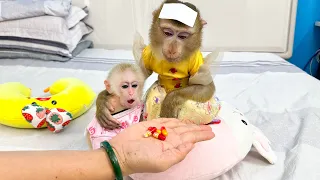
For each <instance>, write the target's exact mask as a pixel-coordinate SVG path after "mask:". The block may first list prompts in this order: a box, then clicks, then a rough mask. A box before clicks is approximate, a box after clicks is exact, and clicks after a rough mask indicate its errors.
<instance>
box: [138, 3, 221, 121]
mask: <svg viewBox="0 0 320 180" xmlns="http://www.w3.org/2000/svg"><path fill="white" fill-rule="evenodd" d="M170 3H178V4H183V5H185V6H187V7H188V8H190V9H192V10H193V11H195V12H197V17H196V20H195V23H194V26H193V27H189V26H187V25H185V24H183V23H182V22H179V21H177V20H172V19H160V18H159V15H160V12H161V10H162V7H163V5H164V4H170ZM206 24H207V22H206V21H204V20H203V19H202V18H201V16H200V11H199V10H198V9H197V8H196V6H194V5H193V4H191V3H187V2H182V1H179V0H166V1H164V2H163V3H162V4H161V5H160V7H159V8H158V9H156V10H155V11H154V12H153V20H152V24H151V28H150V32H149V39H150V44H149V45H148V46H146V45H145V44H144V43H143V38H142V37H141V36H140V35H139V34H137V36H136V38H135V41H134V46H133V55H134V58H135V60H136V61H137V63H138V64H139V65H140V67H141V68H142V69H143V72H144V74H145V76H146V77H148V76H150V75H151V74H152V73H153V72H156V73H158V74H159V77H158V83H159V85H160V86H162V87H164V89H165V90H166V93H167V95H166V97H165V99H164V100H163V102H162V106H161V110H160V117H166V118H177V116H178V113H179V109H180V107H181V106H182V105H183V103H184V102H185V101H186V100H193V101H197V102H206V101H208V100H210V99H211V98H212V97H213V95H214V93H215V85H214V82H213V79H212V76H211V72H210V69H209V65H210V63H211V62H212V61H213V59H215V58H216V57H217V55H218V53H211V54H209V55H208V56H207V57H206V58H203V57H202V54H201V51H200V47H201V43H202V29H203V27H204V25H206Z"/></svg>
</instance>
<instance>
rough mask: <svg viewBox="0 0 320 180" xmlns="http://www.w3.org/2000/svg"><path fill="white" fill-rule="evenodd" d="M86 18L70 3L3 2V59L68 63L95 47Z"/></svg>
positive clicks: (0, 34)
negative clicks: (88, 38) (85, 50)
mask: <svg viewBox="0 0 320 180" xmlns="http://www.w3.org/2000/svg"><path fill="white" fill-rule="evenodd" d="M87 16H88V9H87V8H86V7H83V8H80V7H77V6H74V5H72V1H71V0H6V1H3V0H2V1H1V0H0V58H29V59H30V58H32V59H40V60H50V61H51V60H53V61H68V60H70V59H71V58H73V57H74V56H76V55H78V54H79V53H80V52H81V51H83V50H84V49H87V48H91V47H92V46H93V42H92V41H91V40H87V39H86V37H87V36H88V35H89V34H90V33H91V32H92V31H93V29H92V27H90V26H89V25H87V24H86V23H85V21H84V20H85V19H86V18H87Z"/></svg>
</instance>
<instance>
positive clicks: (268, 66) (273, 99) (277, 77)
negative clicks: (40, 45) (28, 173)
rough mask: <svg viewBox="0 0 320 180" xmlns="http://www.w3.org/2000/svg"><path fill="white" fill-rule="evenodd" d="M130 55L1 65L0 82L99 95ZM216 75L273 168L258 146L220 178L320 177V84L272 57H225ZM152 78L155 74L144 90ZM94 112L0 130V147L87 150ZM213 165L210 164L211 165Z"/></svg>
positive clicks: (100, 53) (92, 53)
mask: <svg viewBox="0 0 320 180" xmlns="http://www.w3.org/2000/svg"><path fill="white" fill-rule="evenodd" d="M132 59H133V58H132V55H131V52H128V51H120V50H119V51H106V50H101V49H90V50H86V51H84V52H82V53H81V54H80V55H79V56H78V57H77V58H75V59H73V60H71V61H69V62H66V63H61V62H45V61H39V60H30V59H17V60H12V59H10V60H9V59H6V60H3V59H2V60H0V83H4V82H10V81H19V82H22V83H24V84H25V85H27V86H29V87H30V88H32V89H33V90H34V94H33V95H34V96H40V95H41V93H42V90H43V89H44V88H46V87H47V86H49V85H50V84H51V83H52V82H54V81H55V80H56V79H58V78H62V77H68V76H71V77H77V78H80V79H82V80H84V81H85V82H86V83H88V84H89V85H90V86H91V87H92V88H93V89H94V91H96V92H97V93H98V92H99V91H100V90H102V89H103V80H104V78H105V77H106V75H107V71H108V69H109V68H110V67H112V65H113V64H115V63H118V62H120V61H131V62H133V61H132ZM214 77H215V79H214V80H215V83H216V86H217V96H218V97H219V98H220V99H223V100H225V101H227V102H229V103H232V104H234V105H235V106H237V107H238V108H239V109H240V110H242V111H243V112H244V113H245V114H246V116H247V117H248V118H249V119H250V121H251V122H252V123H253V124H255V125H256V126H257V127H259V128H260V129H261V130H262V131H263V132H264V133H265V135H266V136H267V137H268V138H269V139H270V141H271V142H272V147H273V149H274V150H275V151H276V154H277V156H278V159H279V161H278V163H277V164H275V165H269V164H268V163H266V162H265V161H264V160H263V159H262V158H260V156H259V155H257V153H256V151H255V149H254V148H253V149H252V151H251V152H250V153H249V154H248V156H247V157H246V158H245V159H244V160H243V161H242V162H240V163H239V164H238V165H236V166H235V167H234V168H233V169H232V170H230V171H229V172H227V173H226V174H224V175H222V176H221V177H219V178H217V179H221V180H224V179H230V180H231V179H232V180H240V179H241V180H247V179H254V180H257V179H259V180H264V179H266V180H270V179H308V180H313V179H314V180H316V179H320V140H319V138H320V118H319V117H320V82H319V81H318V80H317V79H315V78H313V77H310V76H309V75H307V74H306V73H304V72H303V71H301V70H300V69H298V68H297V67H295V66H293V65H292V64H290V63H288V62H286V61H285V60H283V59H281V58H279V57H278V56H275V55H273V54H257V53H225V56H224V59H223V61H222V63H221V65H220V67H219V69H218V72H217V75H215V76H214ZM156 78H157V76H156V74H154V75H152V76H151V77H150V78H149V79H148V81H147V87H146V88H148V87H149V86H150V85H151V84H152V82H153V81H154V80H155V79H156ZM94 111H95V107H92V108H91V109H90V110H89V111H88V112H87V113H86V114H85V115H83V116H81V117H80V118H78V119H76V120H75V121H74V122H73V123H72V124H70V126H69V127H68V128H66V129H65V131H64V132H62V133H60V134H52V133H51V132H49V131H48V130H22V129H14V128H10V127H6V126H0V150H58V149H80V150H85V149H88V147H87V145H86V139H85V137H84V136H83V132H84V128H85V127H86V125H87V124H88V122H89V121H90V120H91V118H92V116H93V114H94ZM213 161H214V160H213Z"/></svg>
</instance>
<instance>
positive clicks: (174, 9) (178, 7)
mask: <svg viewBox="0 0 320 180" xmlns="http://www.w3.org/2000/svg"><path fill="white" fill-rule="evenodd" d="M197 15H198V13H197V12H196V11H194V10H193V9H191V8H189V7H188V6H187V5H185V4H182V3H166V4H164V5H163V7H162V9H161V12H160V15H159V18H160V19H173V20H177V21H180V22H182V23H183V24H186V25H187V26H190V27H193V26H194V23H195V21H196V19H197Z"/></svg>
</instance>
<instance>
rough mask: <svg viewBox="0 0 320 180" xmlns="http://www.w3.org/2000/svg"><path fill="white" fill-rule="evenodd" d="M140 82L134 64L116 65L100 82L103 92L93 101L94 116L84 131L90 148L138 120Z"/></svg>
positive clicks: (141, 84) (140, 108) (138, 69)
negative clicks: (103, 86)
mask: <svg viewBox="0 0 320 180" xmlns="http://www.w3.org/2000/svg"><path fill="white" fill-rule="evenodd" d="M144 82H145V77H144V75H143V72H142V71H141V69H140V68H139V66H137V65H135V64H129V63H120V64H118V65H116V66H115V67H113V68H112V69H111V71H110V72H109V75H108V77H107V79H106V80H105V81H104V85H105V88H106V89H105V90H103V91H101V92H100V93H99V95H98V97H97V100H96V108H97V109H96V116H95V118H93V120H92V121H91V122H90V123H89V125H88V126H87V128H86V130H87V133H86V134H87V138H88V143H89V145H90V147H92V148H93V149H96V148H99V146H100V142H101V141H104V140H109V139H111V138H112V137H114V136H115V135H116V134H118V133H119V132H120V131H122V130H123V129H125V128H126V127H128V126H130V125H131V124H134V123H138V122H139V121H140V120H141V119H142V118H141V116H142V109H143V104H142V100H141V99H142V94H143V86H144ZM110 107H111V108H110ZM109 109H112V110H113V111H109ZM105 112H107V113H105ZM105 114H106V115H110V116H108V117H107V116H104V115H105Z"/></svg>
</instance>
